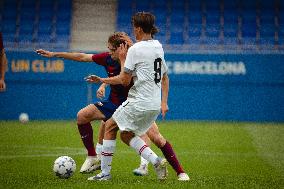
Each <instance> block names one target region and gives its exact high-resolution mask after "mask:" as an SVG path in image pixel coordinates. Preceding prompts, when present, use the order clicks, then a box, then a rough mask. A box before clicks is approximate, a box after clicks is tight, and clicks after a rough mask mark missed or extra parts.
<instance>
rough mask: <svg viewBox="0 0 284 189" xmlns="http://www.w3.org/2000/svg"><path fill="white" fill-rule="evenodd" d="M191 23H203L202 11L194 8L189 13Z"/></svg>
mask: <svg viewBox="0 0 284 189" xmlns="http://www.w3.org/2000/svg"><path fill="white" fill-rule="evenodd" d="M188 21H189V24H201V23H202V14H201V11H198V10H192V11H190V12H189V13H188Z"/></svg>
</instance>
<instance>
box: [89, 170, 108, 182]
mask: <svg viewBox="0 0 284 189" xmlns="http://www.w3.org/2000/svg"><path fill="white" fill-rule="evenodd" d="M110 179H111V175H110V174H107V175H105V174H103V173H102V172H101V173H99V174H97V175H96V176H92V177H89V178H88V180H90V181H96V180H97V181H104V180H110Z"/></svg>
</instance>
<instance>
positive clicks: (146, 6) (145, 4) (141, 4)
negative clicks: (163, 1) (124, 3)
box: [129, 0, 151, 12]
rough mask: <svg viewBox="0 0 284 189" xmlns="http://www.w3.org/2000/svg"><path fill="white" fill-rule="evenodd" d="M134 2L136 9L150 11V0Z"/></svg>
mask: <svg viewBox="0 0 284 189" xmlns="http://www.w3.org/2000/svg"><path fill="white" fill-rule="evenodd" d="M129 4H130V3H129ZM135 4H136V11H147V12H150V11H151V6H150V5H151V0H143V1H140V0H136V1H135Z"/></svg>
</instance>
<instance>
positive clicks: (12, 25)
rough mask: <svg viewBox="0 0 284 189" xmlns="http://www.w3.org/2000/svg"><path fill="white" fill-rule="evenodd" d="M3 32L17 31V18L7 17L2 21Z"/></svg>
mask: <svg viewBox="0 0 284 189" xmlns="http://www.w3.org/2000/svg"><path fill="white" fill-rule="evenodd" d="M2 24H3V25H2V32H3V33H15V32H16V20H8V19H5V20H3V21H2Z"/></svg>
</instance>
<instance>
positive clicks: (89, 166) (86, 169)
mask: <svg viewBox="0 0 284 189" xmlns="http://www.w3.org/2000/svg"><path fill="white" fill-rule="evenodd" d="M100 168H101V160H100V158H99V157H98V156H87V158H86V160H85V162H84V163H83V165H82V167H81V169H80V173H91V172H93V171H96V170H99V169H100Z"/></svg>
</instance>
